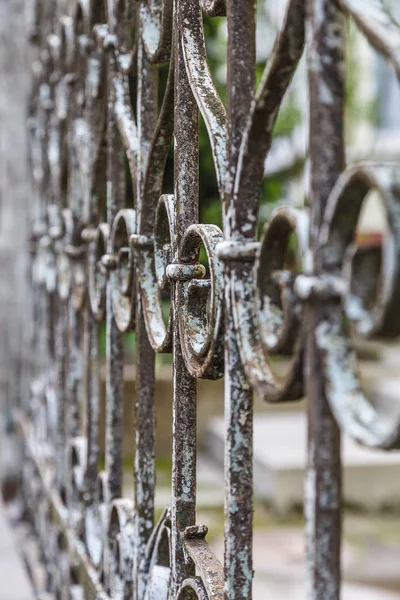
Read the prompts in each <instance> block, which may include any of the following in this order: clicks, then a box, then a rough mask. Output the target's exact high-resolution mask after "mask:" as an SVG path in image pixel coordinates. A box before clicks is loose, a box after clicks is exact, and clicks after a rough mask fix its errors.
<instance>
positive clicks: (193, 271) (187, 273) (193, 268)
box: [165, 264, 206, 281]
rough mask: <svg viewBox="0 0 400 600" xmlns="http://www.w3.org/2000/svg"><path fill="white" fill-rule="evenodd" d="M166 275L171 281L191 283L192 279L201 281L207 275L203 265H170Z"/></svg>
mask: <svg viewBox="0 0 400 600" xmlns="http://www.w3.org/2000/svg"><path fill="white" fill-rule="evenodd" d="M165 274H166V276H167V278H168V279H169V280H170V281H189V280H190V279H201V278H202V277H204V276H205V274H206V269H205V267H204V266H203V265H200V264H198V265H182V264H172V265H168V266H167V268H166V270H165Z"/></svg>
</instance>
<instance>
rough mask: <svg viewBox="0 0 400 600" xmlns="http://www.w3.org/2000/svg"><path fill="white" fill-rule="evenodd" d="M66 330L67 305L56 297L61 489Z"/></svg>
mask: <svg viewBox="0 0 400 600" xmlns="http://www.w3.org/2000/svg"><path fill="white" fill-rule="evenodd" d="M67 330H68V319H67V305H66V303H65V302H63V301H62V300H61V299H60V298H59V299H58V314H57V322H56V332H55V351H56V365H57V374H56V393H57V450H56V452H57V462H56V464H57V472H56V482H57V486H58V489H59V490H61V489H62V488H63V486H64V485H65V466H66V442H67V398H66V367H67V365H66V361H67V351H66V344H65V334H66V332H67Z"/></svg>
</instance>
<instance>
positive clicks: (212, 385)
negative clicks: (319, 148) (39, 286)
mask: <svg viewBox="0 0 400 600" xmlns="http://www.w3.org/2000/svg"><path fill="white" fill-rule="evenodd" d="M387 4H388V6H390V7H391V10H392V13H393V14H394V16H395V17H396V18H398V19H400V1H399V0H393V1H392V2H388V3H387ZM27 8H28V7H27V5H26V3H24V2H23V1H22V0H13V2H12V3H11V2H10V1H9V0H0V75H1V76H0V269H1V271H0V277H1V279H0V281H1V284H0V335H1V344H0V406H1V413H0V414H1V427H2V432H3V433H1V437H0V439H1V445H0V465H1V470H2V477H3V481H5V482H6V483H5V484H4V485H3V493H4V495H5V499H6V500H7V498H8V496H11V495H12V492H13V490H12V487H13V480H14V479H13V478H14V474H15V473H17V471H18V468H19V467H18V465H19V462H18V461H19V454H18V449H17V446H16V445H13V442H12V440H13V438H12V436H10V435H9V436H8V437H7V440H8V441H7V443H6V442H5V435H4V433H5V432H7V431H8V430H9V428H10V422H11V420H10V414H11V410H12V407H13V405H14V403H15V400H16V398H18V397H20V396H21V395H22V394H24V393H26V392H27V391H26V390H25V389H24V387H23V385H24V383H23V382H24V378H23V377H21V369H22V363H21V357H22V356H24V348H26V347H27V337H26V336H27V331H29V325H28V324H26V323H24V320H23V318H22V319H21V315H22V316H23V315H26V314H28V312H29V311H27V307H26V306H25V299H26V292H25V285H26V275H27V265H26V255H25V254H24V252H25V248H26V243H25V240H26V238H27V223H28V215H29V175H28V170H27V160H26V156H27V151H26V144H27V141H26V138H27V130H26V128H27V124H26V106H27V98H28V91H29V85H30V63H31V61H32V59H33V51H32V49H31V48H30V46H29V43H28V37H29V36H28V32H29V19H30V15H29V10H27ZM284 8H285V3H284V2H281V3H280V2H271V1H270V0H266V1H264V0H259V2H258V11H259V18H258V25H257V58H258V66H257V76H258V78H260V77H261V73H262V70H263V67H264V65H265V61H266V59H267V58H268V56H269V54H270V51H271V48H272V45H273V41H274V38H275V36H276V33H277V31H278V29H279V26H280V22H281V18H282V15H283V12H284ZM204 28H205V37H206V40H207V51H208V57H209V65H210V69H211V72H212V74H213V78H214V81H215V82H216V84H217V88H218V91H219V93H220V95H221V98H222V100H223V101H224V99H225V91H226V58H225V57H226V22H225V19H222V18H214V19H207V18H205V20H204ZM346 70H347V74H346V119H345V123H346V146H347V161H348V162H354V161H359V160H379V161H390V162H396V163H398V162H399V160H400V110H399V107H400V87H399V82H398V81H397V78H396V76H395V74H394V72H393V70H392V69H391V68H390V67H389V66H388V65H387V64H386V63H385V61H384V60H383V59H381V58H380V57H379V56H378V55H377V54H376V53H375V52H374V51H373V50H372V48H371V47H370V46H369V45H368V43H367V42H366V40H365V39H364V38H363V36H362V35H361V34H360V33H359V32H358V31H357V30H356V28H355V26H353V25H352V24H350V23H348V25H347V62H346ZM166 75H167V68H165V69H164V68H161V86H160V87H161V92H160V93H162V91H163V82H164V85H165V80H166ZM132 90H134V81H133V82H132ZM132 97H133V98H132V99H133V102H134V100H135V98H134V91H133V92H132ZM307 112H308V98H307V74H306V64H305V59H304V58H303V60H302V61H301V64H300V66H299V68H298V70H297V72H296V75H295V78H294V80H293V82H292V84H291V86H290V89H289V92H288V93H287V95H286V98H285V101H284V103H283V105H282V108H281V110H280V114H279V118H278V121H277V123H276V126H275V131H274V139H273V144H272V147H271V152H270V154H269V156H268V159H267V161H266V164H265V179H264V184H263V190H262V198H261V210H260V232H261V230H262V227H263V224H264V223H265V222H266V221H267V220H268V217H269V215H270V214H271V212H272V211H273V210H274V209H275V208H276V207H278V206H280V205H288V204H289V205H292V206H296V207H302V206H305V205H307V179H308V176H307V172H308V164H307V132H308V115H307ZM172 183H173V158H172V152H171V155H170V158H169V160H168V163H167V168H166V173H165V181H164V186H165V191H172ZM200 220H201V221H202V222H204V223H215V224H217V225H220V226H221V201H220V198H219V195H218V189H217V183H216V177H215V172H214V167H213V161H212V156H211V149H210V144H209V140H208V135H207V131H206V128H205V126H204V123H203V122H202V120H201V118H200ZM387 225H388V224H387V222H386V217H385V213H384V210H383V206H382V202H381V199H380V198H379V196H378V195H376V194H371V195H370V196H369V197H368V199H367V201H366V203H365V205H364V208H363V211H362V215H361V217H360V221H359V227H358V233H357V239H356V243H357V245H359V246H360V247H363V248H366V249H370V250H371V251H376V250H378V252H379V251H382V252H383V251H384V244H385V232H386V231H387ZM295 247H296V239H293V240H292V246H291V249H290V251H291V254H290V252H289V256H288V259H287V260H288V262H289V263H290V264H291V266H292V268H293V269H296V267H297V266H298V265H296V259H295ZM377 285H379V281H378V283H377ZM165 304H166V310H167V309H168V299H167V298H166V299H165ZM355 345H356V348H357V352H358V356H359V360H360V366H361V372H362V377H363V383H364V386H365V388H366V391H367V392H368V394H369V397H370V398H371V399H372V401H373V402H374V403H375V404H376V405H377V406H379V408H380V410H382V411H384V412H386V413H387V415H388V418H391V416H392V415H394V414H399V413H400V346H398V345H397V344H395V343H393V344H383V343H379V342H373V343H367V342H365V341H361V340H355ZM102 353H103V358H104V353H105V337H104V332H103V336H102ZM134 355H135V338H134V334H127V335H126V352H125V358H126V366H125V370H126V378H125V379H126V381H125V393H124V457H125V458H124V460H125V493H126V495H132V485H133V480H132V470H133V456H134V447H133V441H132V437H133V436H132V432H133V423H134V415H133V404H134V402H133V398H134V394H135V383H134V382H135V372H134V366H133V365H134ZM288 361H289V358H287V359H286V358H281V357H279V358H278V357H271V363H272V365H273V368H274V369H275V370H276V372H277V373H282V374H284V372H285V369H286V368H287V365H288ZM171 371H172V367H171V357H170V356H169V355H160V356H158V357H157V388H156V405H157V440H156V446H157V448H156V450H157V497H156V501H157V510H158V512H159V513H160V512H161V510H162V509H163V508H164V506H165V505H166V504H168V502H169V498H170V480H171V427H172V423H171V398H172V380H171ZM102 390H103V392H102V411H103V418H102V423H103V424H104V403H105V399H104V374H103V386H102ZM254 403H255V417H254V431H255V439H254V455H255V512H254V525H255V530H254V559H255V583H254V598H255V600H264V599H266V598H285V599H286V600H291V599H292V598H296V599H298V598H302V597H303V596H304V594H303V591H302V590H303V579H304V550H303V535H304V530H303V516H302V498H303V478H304V466H305V457H306V421H305V414H304V406H305V401H302V402H300V403H296V404H293V405H292V404H284V405H283V407H269V406H266V405H264V404H263V403H262V402H261V401H260V400H259V399H257V398H255V399H254ZM223 411H224V400H223V382H222V381H217V382H207V381H199V383H198V446H199V465H198V522H199V523H203V522H204V523H205V524H207V525H208V527H209V536H208V539H209V541H210V542H211V544H212V546H213V548H214V549H215V551H216V553H217V555H218V556H219V557H220V558H221V559H222V556H223V503H224V487H223V440H224V420H223ZM101 439H102V440H104V429H103V431H102V435H101ZM103 448H104V445H103ZM343 460H344V499H345V505H346V510H345V518H344V540H345V541H344V545H343V571H344V578H345V584H344V594H343V598H344V600H353V599H354V600H356V599H357V600H358V599H360V600H361V599H362V600H375V599H376V600H385V599H387V600H390V599H391V598H392V599H394V598H400V569H399V557H400V527H399V519H400V452H392V453H390V454H385V453H382V452H376V451H375V452H372V451H368V450H365V449H361V448H359V447H357V446H356V445H355V444H353V443H352V442H350V441H349V440H344V442H343ZM1 537H2V532H1V521H0V539H1ZM0 548H1V544H0ZM0 573H1V553H0ZM38 576H40V575H38ZM0 580H1V578H0ZM0 600H3V599H2V596H1V591H0Z"/></svg>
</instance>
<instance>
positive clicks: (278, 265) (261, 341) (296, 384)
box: [231, 209, 308, 403]
mask: <svg viewBox="0 0 400 600" xmlns="http://www.w3.org/2000/svg"><path fill="white" fill-rule="evenodd" d="M291 234H296V236H297V241H298V246H297V255H298V260H299V261H300V262H301V263H302V265H304V264H305V263H306V262H307V257H306V254H307V247H308V244H307V240H308V214H307V212H305V211H300V210H296V209H278V210H277V211H275V213H274V214H273V215H272V217H271V220H270V221H269V223H267V225H266V226H265V229H264V233H263V238H262V241H261V244H260V247H259V249H258V251H257V253H256V257H255V261H254V265H253V267H252V268H251V266H249V265H248V264H247V263H246V262H240V261H239V262H238V263H237V264H236V265H235V267H234V268H233V269H232V276H231V278H232V294H233V297H232V303H233V313H234V319H235V326H236V328H237V331H238V335H239V338H240V343H239V351H240V354H241V358H242V361H243V365H244V368H245V370H246V374H247V377H248V378H249V381H250V383H251V385H252V387H253V389H254V390H255V391H256V392H257V394H258V395H259V397H260V398H263V399H264V400H265V401H266V402H271V403H275V402H288V401H294V400H299V399H301V398H302V396H303V355H304V348H303V346H304V340H303V335H302V332H301V328H300V326H299V310H300V308H301V307H299V302H298V301H297V298H296V296H295V294H294V291H293V287H294V283H295V279H296V275H292V274H291V273H289V272H288V271H286V270H285V269H284V259H285V254H286V250H287V244H288V241H289V239H290V235H291ZM254 281H256V282H257V285H256V286H254ZM289 351H290V352H293V358H292V361H291V363H290V366H289V370H288V372H287V374H286V375H285V377H284V379H283V380H282V381H280V380H279V379H278V378H277V377H276V376H275V374H274V373H273V372H272V369H271V366H270V363H269V359H268V354H269V352H279V353H285V352H289Z"/></svg>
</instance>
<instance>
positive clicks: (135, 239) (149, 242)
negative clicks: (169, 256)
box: [129, 233, 154, 250]
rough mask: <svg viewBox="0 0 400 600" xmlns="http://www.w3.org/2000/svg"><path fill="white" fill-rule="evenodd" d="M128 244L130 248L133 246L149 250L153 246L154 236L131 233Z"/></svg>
mask: <svg viewBox="0 0 400 600" xmlns="http://www.w3.org/2000/svg"><path fill="white" fill-rule="evenodd" d="M129 245H130V246H131V248H135V250H147V249H148V250H151V249H152V248H154V238H153V237H151V236H147V235H139V234H137V233H133V234H132V235H131V237H130V238H129Z"/></svg>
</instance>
